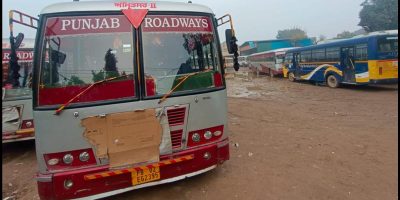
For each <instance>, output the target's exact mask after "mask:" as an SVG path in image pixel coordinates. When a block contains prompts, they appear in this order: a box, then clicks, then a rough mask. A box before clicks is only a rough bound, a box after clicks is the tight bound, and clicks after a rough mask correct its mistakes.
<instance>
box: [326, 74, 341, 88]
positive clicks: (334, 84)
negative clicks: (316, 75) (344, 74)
mask: <svg viewBox="0 0 400 200" xmlns="http://www.w3.org/2000/svg"><path fill="white" fill-rule="evenodd" d="M326 84H327V85H328V87H330V88H338V87H339V80H338V79H337V78H336V76H335V75H329V76H328V77H327V78H326Z"/></svg>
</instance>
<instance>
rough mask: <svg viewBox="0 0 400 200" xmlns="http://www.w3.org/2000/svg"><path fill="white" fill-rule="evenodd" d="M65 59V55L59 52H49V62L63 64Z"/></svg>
mask: <svg viewBox="0 0 400 200" xmlns="http://www.w3.org/2000/svg"><path fill="white" fill-rule="evenodd" d="M66 57H67V55H65V53H62V52H60V51H56V50H53V51H52V52H51V60H52V61H53V62H55V63H58V64H63V63H64V61H65V58H66Z"/></svg>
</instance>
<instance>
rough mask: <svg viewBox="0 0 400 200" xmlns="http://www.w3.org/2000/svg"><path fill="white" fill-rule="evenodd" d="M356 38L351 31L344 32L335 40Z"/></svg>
mask: <svg viewBox="0 0 400 200" xmlns="http://www.w3.org/2000/svg"><path fill="white" fill-rule="evenodd" d="M354 36H356V35H355V34H354V33H352V32H350V31H343V32H341V33H339V34H337V36H336V38H335V39H344V38H351V37H354Z"/></svg>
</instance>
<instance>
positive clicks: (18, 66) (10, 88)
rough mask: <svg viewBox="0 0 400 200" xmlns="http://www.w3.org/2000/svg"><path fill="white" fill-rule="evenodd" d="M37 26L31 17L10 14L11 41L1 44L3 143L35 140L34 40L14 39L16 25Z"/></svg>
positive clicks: (18, 13) (34, 19)
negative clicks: (14, 26) (33, 111)
mask: <svg viewBox="0 0 400 200" xmlns="http://www.w3.org/2000/svg"><path fill="white" fill-rule="evenodd" d="M14 15H17V17H15V18H14V17H13V16H14ZM27 21H29V22H27ZM36 22H37V19H36V18H33V17H31V16H29V15H26V14H24V13H21V12H19V11H15V10H11V11H10V37H11V38H12V41H11V40H10V39H5V38H3V41H2V68H3V81H2V102H3V105H2V115H3V121H2V127H3V131H2V143H8V142H16V141H22V140H32V139H34V124H33V116H32V89H31V87H32V68H33V49H34V42H35V40H34V39H28V38H25V39H24V36H23V34H18V36H16V37H14V36H13V23H18V24H20V25H24V26H28V27H31V28H35V27H36V25H37V24H36Z"/></svg>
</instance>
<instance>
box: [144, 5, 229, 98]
mask: <svg viewBox="0 0 400 200" xmlns="http://www.w3.org/2000/svg"><path fill="white" fill-rule="evenodd" d="M147 15H174V16H177V15H187V16H195V17H197V16H199V17H209V18H210V20H211V21H212V26H213V27H212V30H213V34H215V35H214V38H215V42H216V47H217V49H216V50H217V51H218V54H217V55H216V56H218V59H219V62H218V65H216V67H219V72H220V73H221V76H222V86H220V87H213V88H202V89H196V90H191V91H190V90H189V91H178V92H173V93H172V94H170V95H168V98H173V97H180V96H188V95H196V94H202V93H209V92H214V91H219V90H225V89H226V81H225V78H224V76H225V70H224V67H223V61H222V50H221V45H220V44H221V42H220V40H219V34H218V26H217V21H216V19H215V16H214V15H213V14H210V13H202V12H185V11H182V12H170V11H149V13H148V14H147ZM142 33H143V31H142V27H140V28H139V41H140V43H139V49H140V50H139V51H140V55H139V56H140V58H139V62H140V74H139V75H140V80H144V78H145V74H144V57H143V40H142V39H143V37H142ZM140 87H141V90H140V96H141V98H142V99H143V100H152V99H161V98H162V97H163V96H164V95H165V94H161V95H155V96H146V94H145V91H146V89H145V84H142V85H141V86H140Z"/></svg>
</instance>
